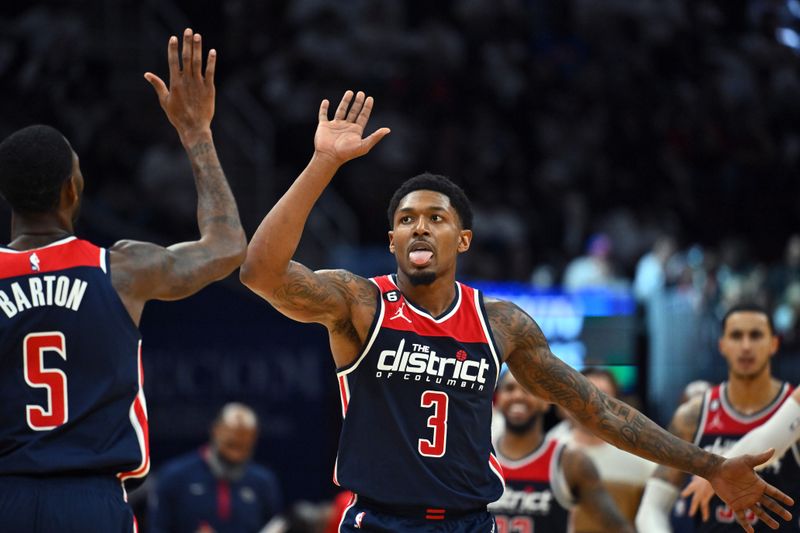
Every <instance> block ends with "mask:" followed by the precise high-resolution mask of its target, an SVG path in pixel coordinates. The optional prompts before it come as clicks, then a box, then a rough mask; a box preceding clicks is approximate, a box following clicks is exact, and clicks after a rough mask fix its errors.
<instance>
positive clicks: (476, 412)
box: [240, 91, 791, 531]
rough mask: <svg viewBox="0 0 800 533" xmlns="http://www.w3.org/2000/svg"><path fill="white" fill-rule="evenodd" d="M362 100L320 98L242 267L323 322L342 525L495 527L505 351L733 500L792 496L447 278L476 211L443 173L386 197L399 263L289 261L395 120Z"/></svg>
mask: <svg viewBox="0 0 800 533" xmlns="http://www.w3.org/2000/svg"><path fill="white" fill-rule="evenodd" d="M372 106H373V100H372V98H371V97H369V98H368V97H366V95H365V94H364V93H363V92H359V93H357V94H354V93H353V92H352V91H347V92H345V95H344V97H343V98H342V100H341V101H340V103H339V105H338V107H337V109H336V111H335V114H334V119H333V120H330V118H329V113H328V107H329V102H328V101H327V100H323V101H322V103H321V105H320V107H319V114H318V125H317V131H316V134H315V137H314V148H315V150H314V154H313V156H312V158H311V161H310V162H309V163H308V165H307V166H306V168H305V169H304V170H303V171H302V172H301V173H300V175H299V176H298V177H297V179H296V180H295V181H294V183H293V184H292V186H291V187H289V189H288V191H287V192H286V193H284V195H283V196H282V197H281V199H280V200H279V201H278V202H277V204H276V205H275V206H274V207H273V208H272V209H271V210H270V212H269V213H268V214H267V215H266V216H265V217H264V220H263V221H262V223H261V225H260V226H259V228H258V230H257V231H256V233H255V235H254V236H253V239H252V240H251V242H250V245H249V246H248V256H247V260H246V262H245V264H244V265H243V266H242V270H241V273H240V277H241V280H242V281H243V283H245V285H247V286H248V287H249V288H250V289H252V290H253V291H254V292H256V293H257V294H258V295H260V296H261V297H263V298H264V299H266V300H268V301H269V302H270V303H271V304H272V305H273V306H274V307H275V308H276V309H277V310H279V311H280V312H282V313H283V314H284V315H286V316H288V317H290V318H292V319H294V320H296V321H299V322H317V323H320V324H323V325H324V326H326V329H327V331H328V336H329V342H330V346H331V351H332V355H333V359H334V362H335V364H336V367H337V369H338V371H337V375H338V382H339V386H340V392H341V402H342V413H343V416H344V423H343V427H342V434H341V438H340V448H339V454H338V456H337V461H336V463H335V467H334V481H335V482H336V483H337V484H338V483H341V485H342V486H343V487H345V488H348V489H350V490H353V491H354V492H355V493H356V497H355V498H354V500H353V502H352V504H351V506H350V507H349V508H348V509H347V510H346V511H345V513H344V514H343V516H342V522H341V523H340V529H341V530H342V531H354V530H355V529H367V530H376V531H385V530H395V529H402V530H417V529H421V530H430V529H431V528H433V527H435V526H434V524H436V523H437V521H440V520H442V521H447V522H446V523H445V524H444V525H442V528H446V529H447V530H448V531H476V530H490V529H492V528H494V523H493V520H492V519H491V516H489V515H488V514H487V513H486V505H487V504H488V503H490V502H493V501H495V500H496V499H498V498H499V497H500V495H501V494H502V484H501V483H502V475H501V474H500V471H499V468H498V465H497V461H496V458H495V457H494V454H493V451H492V446H491V435H490V425H491V403H492V402H491V399H492V393H493V391H494V385H495V384H496V380H497V376H498V373H499V370H500V368H499V365H500V361H501V360H505V361H506V362H507V363H508V365H509V368H510V369H511V371H512V372H514V375H515V376H516V377H517V379H518V380H519V381H520V382H521V383H522V384H523V385H524V386H525V387H526V388H528V389H529V390H530V391H532V392H534V393H537V394H539V395H540V396H542V397H543V398H545V399H547V400H551V401H553V402H557V403H559V404H560V405H562V406H564V407H565V408H566V409H568V410H569V412H570V413H571V414H572V415H573V416H575V417H576V418H577V419H578V420H579V421H580V422H581V423H583V424H584V425H586V426H588V427H590V428H591V429H592V430H593V431H596V432H597V433H599V434H601V435H602V436H603V438H606V439H608V441H609V442H612V443H614V444H615V445H617V446H620V447H622V448H624V449H626V450H629V451H631V452H635V453H637V454H640V455H642V456H646V457H650V458H652V459H658V460H659V461H661V462H665V463H667V464H670V465H673V466H675V467H678V468H681V469H684V470H688V471H694V472H695V473H698V474H700V475H703V476H704V477H707V478H708V479H709V480H710V481H712V484H714V485H715V490H717V491H718V492H721V493H722V494H724V496H725V498H726V500H727V501H732V502H734V504H735V505H736V507H737V510H742V511H743V510H745V509H753V510H754V512H758V513H760V515H763V516H764V517H765V520H770V518H769V517H768V515H767V513H766V511H765V509H770V510H771V511H773V512H778V513H780V515H781V516H782V517H784V518H788V513H786V512H785V511H784V510H783V509H782V508H781V507H780V506H779V505H776V504H775V502H774V501H773V500H772V499H770V498H769V495H773V496H774V497H777V498H779V499H780V500H781V501H783V502H786V503H789V502H790V501H791V499H790V498H788V497H786V496H785V495H783V494H780V493H779V492H777V491H776V490H775V489H774V488H773V487H770V486H768V485H766V484H765V483H764V482H763V480H761V479H760V478H758V476H756V475H754V472H753V470H752V466H754V465H755V464H759V463H760V462H762V461H764V460H766V459H767V457H768V455H767V454H762V455H761V456H758V457H739V458H735V459H732V460H727V461H723V460H722V459H721V458H720V457H718V456H716V455H714V454H710V453H708V452H704V451H703V450H701V449H699V448H698V447H696V446H692V445H687V443H685V442H683V441H681V440H680V439H678V438H675V437H674V436H672V435H670V434H669V433H668V432H666V431H664V430H663V429H661V428H660V427H659V426H657V425H656V424H655V423H653V422H652V421H651V420H649V419H648V418H646V417H644V416H643V415H642V414H641V413H639V412H638V411H637V410H635V409H634V408H632V407H630V406H628V405H626V404H624V403H622V402H619V401H618V400H616V399H613V398H610V397H608V396H607V395H605V394H603V393H602V392H601V391H599V390H598V389H597V388H596V387H595V386H594V385H592V384H591V383H590V382H588V381H587V380H586V378H584V377H583V376H581V375H580V374H579V373H578V372H576V371H575V370H574V369H572V368H570V367H569V366H568V365H566V364H565V363H564V362H563V361H561V360H560V359H558V358H557V357H556V356H555V355H554V354H553V353H552V352H551V351H550V347H549V345H548V343H547V340H546V338H545V336H544V335H543V334H542V332H541V330H540V329H539V327H538V325H537V324H536V323H535V322H534V321H533V319H531V318H530V316H529V315H527V314H526V313H524V312H523V311H522V310H521V309H520V308H519V307H517V306H516V305H514V304H513V303H511V302H508V301H503V300H486V301H484V299H483V298H482V296H481V294H480V292H479V291H476V290H475V289H473V288H470V287H467V286H465V285H463V284H460V283H457V282H456V280H455V277H456V263H457V258H458V256H459V254H461V253H463V252H466V251H467V250H468V249H469V246H470V242H471V240H472V211H471V208H470V204H469V200H468V199H467V198H466V195H465V194H464V191H463V190H461V188H460V187H458V186H456V185H455V184H454V183H453V182H451V181H450V180H449V179H447V178H445V177H444V176H437V175H433V174H427V173H426V174H422V175H419V176H416V177H414V178H411V179H409V180H407V181H406V182H405V183H403V184H402V185H401V186H400V187H399V188H398V189H397V190H396V191H395V193H394V195H393V196H392V200H391V201H390V203H389V209H388V215H389V221H390V228H391V230H390V231H389V250H390V252H391V253H392V254H394V258H395V261H396V263H397V271H396V274H391V275H385V276H380V277H376V278H372V279H371V280H368V279H365V278H362V277H360V276H357V275H354V274H352V273H351V272H348V271H346V270H320V271H316V272H315V271H312V270H311V269H309V268H307V267H306V266H304V265H302V264H301V263H299V262H296V261H293V260H292V257H293V256H294V253H295V251H296V249H297V245H298V243H299V241H300V237H301V235H302V233H303V228H304V227H305V225H306V222H307V219H308V216H309V214H310V212H311V210H312V208H313V206H314V204H315V203H316V201H317V200H318V199H319V197H320V195H321V194H322V193H323V191H324V190H325V188H326V187H327V186H328V184H329V183H330V181H331V180H332V179H333V176H334V175H335V174H336V172H337V171H338V170H339V167H341V166H342V165H343V164H344V163H346V162H347V161H349V160H351V159H354V158H357V157H360V156H363V155H364V154H366V153H367V152H369V151H370V150H371V149H372V148H373V147H374V146H375V145H376V144H377V143H378V142H379V141H380V140H381V139H382V138H383V137H384V136H385V135H386V134H388V133H389V130H388V128H381V129H379V130H377V131H376V132H374V133H372V134H371V135H369V136H367V137H363V133H364V129H365V127H366V125H367V122H368V120H369V117H370V114H371V112H372ZM392 378H394V379H392ZM376 427H380V431H375V428H376ZM455 472H458V473H459V475H458V476H455V475H454V474H455ZM759 504H760V505H759ZM762 506H763V507H762Z"/></svg>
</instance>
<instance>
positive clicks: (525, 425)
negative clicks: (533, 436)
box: [506, 413, 544, 435]
mask: <svg viewBox="0 0 800 533" xmlns="http://www.w3.org/2000/svg"><path fill="white" fill-rule="evenodd" d="M543 416H544V415H543V414H541V413H540V414H536V415H533V416H531V417H530V418H529V419H528V420H525V421H524V422H520V423H516V424H515V423H514V422H511V420H509V419H508V418H506V431H508V432H509V433H513V434H514V435H524V434H525V433H527V432H529V431H530V430H531V429H533V428H534V427H536V424H537V423H538V422H539V421H540V420H542V417H543Z"/></svg>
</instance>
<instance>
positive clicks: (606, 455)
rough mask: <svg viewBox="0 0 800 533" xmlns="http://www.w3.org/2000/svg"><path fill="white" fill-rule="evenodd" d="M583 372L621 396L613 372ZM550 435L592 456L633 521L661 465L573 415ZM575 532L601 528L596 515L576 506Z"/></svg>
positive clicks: (614, 395) (593, 369) (592, 369)
mask: <svg viewBox="0 0 800 533" xmlns="http://www.w3.org/2000/svg"><path fill="white" fill-rule="evenodd" d="M581 374H583V375H584V376H586V379H588V380H589V381H590V382H592V383H593V384H594V386H595V387H597V388H598V389H600V390H601V391H603V392H604V393H606V394H607V395H608V396H609V397H611V398H619V384H618V383H617V379H616V378H615V377H614V374H612V373H611V372H610V371H608V370H605V369H603V368H596V367H588V368H584V369H583V370H581ZM565 427H567V429H564V428H565ZM548 436H550V437H557V438H559V439H560V440H561V441H563V442H565V443H567V444H568V445H569V446H570V447H572V448H575V449H578V450H581V451H582V452H583V453H584V454H586V455H587V456H588V457H589V458H590V459H591V461H592V463H594V465H595V467H596V468H597V471H598V473H599V476H600V479H601V480H602V481H603V485H604V486H605V488H606V490H607V491H608V492H609V493H610V494H611V496H612V497H613V499H614V502H615V503H616V505H617V507H618V508H619V510H620V512H621V513H622V515H623V516H624V517H625V518H626V519H627V520H630V521H631V522H632V521H633V519H634V517H635V516H636V510H637V509H638V508H639V502H640V500H641V498H642V492H643V491H644V486H645V483H647V480H648V478H649V477H650V476H651V475H652V473H653V471H654V470H655V469H656V466H658V465H656V464H655V463H653V462H651V461H648V460H646V459H642V458H641V457H638V456H636V455H633V454H630V453H628V452H626V451H623V450H620V449H619V448H617V447H615V446H612V445H611V444H609V443H608V442H606V441H604V440H603V439H601V438H599V437H597V436H596V435H595V434H594V433H592V432H591V431H590V430H589V429H587V428H586V427H584V426H583V425H582V424H580V423H579V422H576V421H575V420H574V419H573V418H572V417H568V418H567V419H566V420H564V421H563V422H561V423H560V424H559V425H558V426H556V427H555V428H553V430H551V432H550V433H548ZM575 531H577V532H578V533H583V532H585V533H590V532H594V531H597V520H596V518H595V517H594V516H592V515H591V514H589V513H587V512H585V509H584V508H583V507H578V508H577V509H576V512H575Z"/></svg>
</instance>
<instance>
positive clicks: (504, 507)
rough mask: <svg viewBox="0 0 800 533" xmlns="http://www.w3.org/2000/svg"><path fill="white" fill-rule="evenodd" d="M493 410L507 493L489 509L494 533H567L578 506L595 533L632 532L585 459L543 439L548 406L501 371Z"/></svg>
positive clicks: (588, 459)
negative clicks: (500, 426) (499, 424)
mask: <svg viewBox="0 0 800 533" xmlns="http://www.w3.org/2000/svg"><path fill="white" fill-rule="evenodd" d="M495 405H496V407H497V409H498V410H499V411H500V412H501V413H503V418H504V419H505V431H504V432H503V433H502V435H500V437H499V438H498V439H497V442H496V444H495V449H496V450H497V452H498V456H497V457H498V460H499V461H500V464H501V465H502V467H503V475H504V476H505V479H506V490H505V492H504V493H503V497H502V498H500V499H499V500H498V501H496V502H494V503H493V504H491V505H490V506H489V510H490V511H492V512H493V513H494V515H495V519H496V521H497V531H498V533H517V532H520V533H533V532H535V531H550V532H553V533H562V532H564V533H565V532H566V531H568V530H569V524H570V512H571V510H572V509H573V508H574V507H575V506H576V505H580V506H581V507H582V508H583V510H584V511H585V512H586V515H587V517H588V518H590V519H591V520H592V522H593V523H594V524H595V525H596V527H597V530H598V531H615V532H619V533H633V527H632V526H631V525H630V524H629V523H628V522H627V521H626V520H625V518H624V517H623V516H622V514H621V513H620V511H619V509H618V508H617V505H616V504H615V503H614V499H613V498H612V497H611V495H610V494H609V493H608V491H606V489H605V487H604V486H603V482H602V481H601V480H600V475H599V474H598V472H597V468H595V466H594V464H593V463H592V460H591V459H590V458H589V456H587V455H586V454H585V453H583V452H582V451H581V450H579V449H577V448H573V449H570V448H567V447H566V445H565V444H564V443H562V442H559V441H557V440H555V439H552V440H545V438H544V430H543V424H544V414H545V413H546V412H547V409H548V407H549V405H548V403H547V402H545V401H544V400H542V399H540V398H537V397H536V396H533V395H532V394H531V393H530V392H528V391H527V390H525V389H524V388H523V387H522V386H521V385H520V384H519V382H518V381H517V380H516V379H515V378H514V376H513V375H512V374H511V372H503V373H501V375H500V384H499V385H498V388H497V397H496V400H495Z"/></svg>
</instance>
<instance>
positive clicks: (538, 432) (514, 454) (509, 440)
mask: <svg viewBox="0 0 800 533" xmlns="http://www.w3.org/2000/svg"><path fill="white" fill-rule="evenodd" d="M543 441H544V432H543V431H542V419H541V417H540V418H539V420H537V421H536V423H535V424H534V425H533V427H532V428H531V429H530V430H529V431H526V432H524V433H514V432H513V431H509V430H508V429H506V430H505V432H504V433H503V436H502V437H500V441H499V442H498V444H497V447H498V448H499V451H500V453H502V454H503V455H504V456H506V457H508V458H509V459H511V460H512V461H516V460H518V459H522V458H523V457H526V456H528V455H530V454H532V453H533V452H534V451H536V449H537V448H539V446H541V445H542V442H543Z"/></svg>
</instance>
